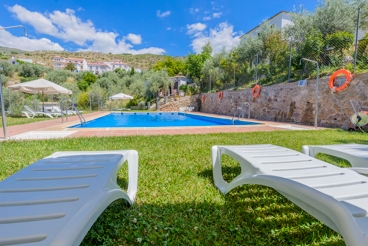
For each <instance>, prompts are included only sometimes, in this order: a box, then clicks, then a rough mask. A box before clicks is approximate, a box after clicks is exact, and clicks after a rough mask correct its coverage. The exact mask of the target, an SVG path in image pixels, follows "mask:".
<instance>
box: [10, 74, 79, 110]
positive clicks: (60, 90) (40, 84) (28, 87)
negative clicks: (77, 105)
mask: <svg viewBox="0 0 368 246" xmlns="http://www.w3.org/2000/svg"><path fill="white" fill-rule="evenodd" d="M8 88H9V89H10V90H12V91H21V92H24V93H29V94H38V93H42V110H44V106H45V105H44V98H43V95H44V94H46V95H56V94H65V95H71V94H73V92H72V91H71V90H68V89H66V88H64V87H62V86H60V85H57V84H55V83H53V82H51V81H48V80H46V79H36V80H32V81H29V82H25V83H20V84H16V85H11V86H9V87H8Z"/></svg>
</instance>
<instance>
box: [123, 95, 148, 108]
mask: <svg viewBox="0 0 368 246" xmlns="http://www.w3.org/2000/svg"><path fill="white" fill-rule="evenodd" d="M142 101H143V102H144V99H143V98H138V97H137V96H134V98H133V99H130V100H129V102H128V103H127V104H126V107H127V108H130V107H131V106H138V103H140V102H142Z"/></svg>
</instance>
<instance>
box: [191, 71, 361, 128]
mask: <svg viewBox="0 0 368 246" xmlns="http://www.w3.org/2000/svg"><path fill="white" fill-rule="evenodd" d="M328 80H329V77H324V78H321V79H320V80H319V86H318V90H319V96H318V105H319V113H318V125H319V126H325V127H338V128H344V129H347V128H349V127H351V123H350V119H349V118H350V116H351V115H352V114H353V113H354V111H353V109H352V107H351V105H350V102H349V100H350V99H355V100H358V101H360V103H361V104H362V106H363V107H367V108H368V95H367V94H368V74H361V75H357V76H356V77H355V78H354V80H353V81H352V83H351V85H350V86H349V87H348V88H347V89H346V90H344V91H342V92H339V93H333V92H331V90H330V89H329V88H328ZM315 85H316V81H315V80H308V84H307V86H302V87H299V86H298V83H297V82H294V83H284V84H277V85H272V86H264V87H262V91H261V94H260V96H259V97H258V98H253V97H252V94H251V91H252V89H251V88H250V89H244V90H238V91H232V90H226V91H224V92H223V99H222V100H220V99H219V98H218V94H217V93H209V94H203V95H205V97H206V99H205V101H204V102H202V101H201V100H200V98H201V96H193V97H192V98H193V99H191V101H192V102H197V106H198V108H199V109H200V111H201V112H204V113H212V114H222V115H229V116H232V115H233V114H234V110H235V108H236V107H240V106H241V105H242V103H243V102H249V103H250V105H251V113H250V115H251V118H254V119H259V120H270V121H279V122H290V123H301V124H306V125H313V124H314V111H315V106H316V92H315Z"/></svg>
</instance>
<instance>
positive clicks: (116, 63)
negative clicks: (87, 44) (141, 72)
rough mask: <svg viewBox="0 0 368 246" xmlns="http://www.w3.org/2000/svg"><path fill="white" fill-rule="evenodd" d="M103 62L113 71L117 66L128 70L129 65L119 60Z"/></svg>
mask: <svg viewBox="0 0 368 246" xmlns="http://www.w3.org/2000/svg"><path fill="white" fill-rule="evenodd" d="M104 63H105V64H107V65H109V67H110V68H111V70H112V71H114V70H115V69H117V68H120V69H125V70H129V69H130V67H129V66H128V64H126V63H124V62H122V61H121V60H117V59H115V60H112V61H110V62H104Z"/></svg>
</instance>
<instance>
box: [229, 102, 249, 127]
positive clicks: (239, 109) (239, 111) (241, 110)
mask: <svg viewBox="0 0 368 246" xmlns="http://www.w3.org/2000/svg"><path fill="white" fill-rule="evenodd" d="M245 106H248V119H249V118H250V104H249V102H244V103H242V106H241V107H236V108H235V110H234V116H233V118H232V119H231V121H232V123H233V125H234V119H235V117H236V116H237V115H238V120H240V114H241V116H242V118H244V109H245Z"/></svg>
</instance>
